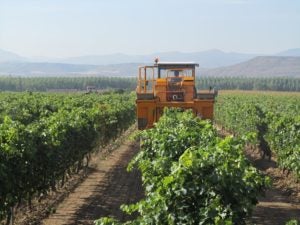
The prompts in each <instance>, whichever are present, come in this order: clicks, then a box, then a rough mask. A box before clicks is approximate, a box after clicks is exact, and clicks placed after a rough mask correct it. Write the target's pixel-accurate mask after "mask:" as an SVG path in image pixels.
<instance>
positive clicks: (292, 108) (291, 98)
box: [215, 92, 300, 179]
mask: <svg viewBox="0 0 300 225" xmlns="http://www.w3.org/2000/svg"><path fill="white" fill-rule="evenodd" d="M299 112H300V95H299V93H294V94H293V93H290V94H284V95H283V94H278V93H277V94H276V93H273V94H262V93H238V92H237V93H234V92H233V93H232V92H229V93H224V94H221V95H220V96H219V98H218V103H217V107H216V110H215V120H216V122H217V123H218V124H220V125H222V126H223V127H224V128H225V129H226V130H229V131H231V132H232V133H234V134H236V135H244V134H248V133H252V134H254V137H255V138H254V140H253V141H254V144H257V145H258V147H259V149H260V150H261V151H262V155H263V156H267V157H269V158H271V157H272V156H276V158H277V163H278V164H279V166H280V167H281V168H282V169H283V170H287V171H292V172H293V173H294V174H295V175H296V176H297V177H298V179H299V178H300V163H299V159H300V138H299V137H300V114H299Z"/></svg>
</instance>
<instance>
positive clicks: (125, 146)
mask: <svg viewBox="0 0 300 225" xmlns="http://www.w3.org/2000/svg"><path fill="white" fill-rule="evenodd" d="M135 129H136V128H135V127H134V126H132V127H131V128H129V129H128V130H127V131H126V132H124V133H123V134H122V135H121V136H120V137H119V138H118V139H117V140H114V141H112V142H111V143H110V144H109V145H108V146H106V147H105V148H103V147H100V146H99V150H98V151H97V152H96V153H94V154H93V155H92V157H91V160H90V163H89V166H88V167H86V168H85V169H84V170H82V171H80V173H79V174H73V175H72V176H71V177H68V181H67V182H66V183H65V185H64V187H63V188H58V189H57V190H56V191H50V192H49V193H48V195H46V196H44V197H43V198H41V199H34V201H33V204H32V208H31V209H28V208H27V206H26V204H23V205H22V206H21V207H19V208H18V209H17V210H16V212H15V217H14V223H13V224H16V225H41V224H51V225H52V224H53V225H55V224H93V222H94V220H96V219H99V218H100V217H102V216H110V217H114V218H117V219H119V220H121V221H126V220H129V219H132V218H133V217H134V216H135V215H133V216H128V215H125V214H124V213H123V212H122V211H121V210H120V205H121V204H126V203H134V202H137V201H139V200H140V199H141V198H142V197H143V193H144V191H143V188H142V184H141V176H140V173H139V171H137V170H134V171H132V172H127V171H126V167H127V165H128V163H129V161H130V160H131V159H132V158H133V157H134V155H135V154H136V153H137V152H138V151H139V143H138V142H136V141H132V140H128V139H129V137H130V135H131V134H132V133H133V132H134V131H135ZM1 224H2V223H1Z"/></svg>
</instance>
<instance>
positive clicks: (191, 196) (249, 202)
mask: <svg viewBox="0 0 300 225" xmlns="http://www.w3.org/2000/svg"><path fill="white" fill-rule="evenodd" d="M140 138H141V140H142V141H141V146H142V147H141V152H140V153H139V154H138V155H137V156H136V157H135V159H134V160H133V161H132V162H131V164H130V166H129V168H133V167H138V168H139V169H140V170H141V172H142V180H143V185H144V187H145V190H146V191H145V192H146V193H145V195H146V197H145V199H144V200H142V201H140V202H138V203H136V204H132V205H125V206H123V210H124V211H126V212H127V213H129V214H131V213H133V212H136V211H137V212H139V215H140V216H139V217H138V218H137V219H136V220H133V221H128V222H126V223H125V224H245V219H246V217H247V216H249V215H250V214H251V211H252V209H253V206H254V205H255V204H256V203H257V197H258V196H259V195H260V194H261V193H262V192H263V190H264V189H265V188H266V187H267V186H268V185H269V180H268V179H267V178H266V177H264V176H263V175H261V174H260V173H259V172H258V171H257V170H256V169H255V168H254V167H252V166H251V165H250V163H249V162H248V161H247V160H246V158H245V156H244V155H243V151H242V149H243V144H244V141H243V140H242V139H236V138H231V137H227V138H225V139H221V138H219V137H218V134H217V132H216V130H215V129H214V128H213V126H212V125H211V123H209V122H208V121H201V120H200V119H199V118H194V116H193V113H192V112H191V111H187V112H184V113H182V112H179V111H177V110H165V112H164V116H163V117H162V118H161V119H160V121H159V122H158V123H157V124H156V126H155V128H153V129H151V130H148V131H145V132H143V133H142V134H141V136H140ZM97 224H98V225H103V224H122V223H118V222H117V221H116V220H114V219H110V218H102V219H100V220H98V221H97Z"/></svg>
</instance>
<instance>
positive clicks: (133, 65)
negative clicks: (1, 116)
mask: <svg viewBox="0 0 300 225" xmlns="http://www.w3.org/2000/svg"><path fill="white" fill-rule="evenodd" d="M286 55H288V56H286ZM298 55H300V49H299V48H298V49H296V48H295V49H289V50H286V51H283V52H280V53H278V54H276V55H275V56H257V55H256V54H243V53H234V52H223V51H220V50H208V51H203V52H192V53H182V52H162V53H153V54H149V55H126V54H121V53H118V54H111V55H94V56H92V55H91V56H81V57H73V58H68V59H51V58H39V57H38V58H25V57H22V56H19V55H17V54H14V53H12V52H8V51H4V50H0V75H18V76H19V75H20V76H23V75H26V76H51V75H52V76H60V75H62V76H81V75H82V76H136V74H137V68H138V66H139V65H143V64H144V65H145V64H147V65H149V64H150V65H152V64H153V63H154V58H155V57H157V56H159V58H160V61H194V62H197V63H199V64H200V69H199V70H198V73H200V75H206V76H297V77H299V74H300V73H299V67H300V61H299V58H300V56H298ZM43 60H45V61H48V62H43Z"/></svg>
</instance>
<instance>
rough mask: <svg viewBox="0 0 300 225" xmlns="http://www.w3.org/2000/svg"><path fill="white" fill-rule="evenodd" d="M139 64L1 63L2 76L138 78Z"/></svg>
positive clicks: (0, 71) (0, 72)
mask: <svg viewBox="0 0 300 225" xmlns="http://www.w3.org/2000/svg"><path fill="white" fill-rule="evenodd" d="M138 66H139V64H134V63H126V64H113V65H104V66H97V65H76V64H66V63H30V62H20V63H18V62H10V63H0V75H14V76H119V77H120V76H136V74H137V70H138V69H137V68H138Z"/></svg>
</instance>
